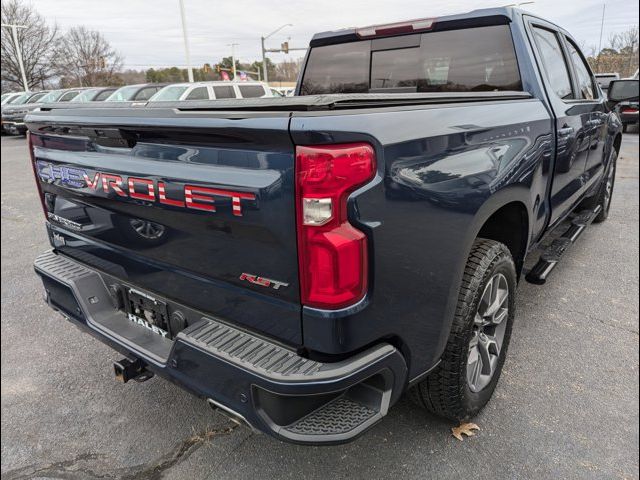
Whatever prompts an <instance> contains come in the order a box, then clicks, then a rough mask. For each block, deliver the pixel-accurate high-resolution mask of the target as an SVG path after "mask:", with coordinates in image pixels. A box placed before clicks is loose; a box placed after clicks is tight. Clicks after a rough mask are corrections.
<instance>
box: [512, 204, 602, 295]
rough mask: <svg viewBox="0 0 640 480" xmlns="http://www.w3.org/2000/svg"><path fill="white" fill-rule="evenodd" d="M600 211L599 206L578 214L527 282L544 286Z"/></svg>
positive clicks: (542, 258)
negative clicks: (564, 255) (563, 257)
mask: <svg viewBox="0 0 640 480" xmlns="http://www.w3.org/2000/svg"><path fill="white" fill-rule="evenodd" d="M600 210H602V207H601V206H600V205H598V206H597V207H596V208H595V209H594V210H583V211H582V212H580V213H578V214H577V215H576V216H575V217H574V218H573V219H572V220H571V226H570V227H569V228H568V229H567V231H566V232H564V233H563V234H562V235H561V236H560V237H558V238H556V239H555V240H554V241H553V242H552V243H551V245H549V246H548V247H547V248H546V249H545V250H544V252H542V255H540V259H539V260H538V262H537V263H536V264H535V265H534V266H533V268H532V269H531V270H530V271H529V273H527V275H526V277H525V279H526V280H527V282H529V283H533V284H535V285H543V284H544V283H545V282H546V281H547V277H548V276H549V274H550V273H551V272H552V270H553V269H554V268H555V267H556V265H557V264H558V262H559V261H560V258H561V257H562V255H563V254H564V253H565V252H566V251H567V250H568V248H569V247H570V246H571V245H573V244H574V243H575V241H576V240H577V239H578V238H579V237H580V235H582V232H584V231H585V230H586V229H587V227H588V226H589V225H590V224H591V222H593V220H594V218H596V217H597V216H598V214H599V213H600Z"/></svg>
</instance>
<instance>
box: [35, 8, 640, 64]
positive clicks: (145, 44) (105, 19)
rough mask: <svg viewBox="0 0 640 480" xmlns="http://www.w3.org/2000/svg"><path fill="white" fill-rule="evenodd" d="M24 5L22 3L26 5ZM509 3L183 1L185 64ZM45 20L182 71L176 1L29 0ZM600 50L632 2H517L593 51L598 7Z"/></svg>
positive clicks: (127, 60) (628, 23) (627, 19)
mask: <svg viewBox="0 0 640 480" xmlns="http://www.w3.org/2000/svg"><path fill="white" fill-rule="evenodd" d="M27 1H28V0H27ZM511 1H514V0H505V1H504V3H502V2H500V1H499V0H498V1H496V2H491V1H478V0H450V1H425V0H400V1H398V0H395V1H390V0H384V1H383V0H369V1H364V0H289V1H287V2H282V1H278V0H272V1H264V0H227V1H219V0H184V4H185V12H186V21H187V31H188V38H189V47H190V50H191V63H192V65H193V66H201V65H203V64H204V63H210V64H214V63H217V62H218V61H219V60H220V59H221V58H222V57H225V56H230V55H231V48H232V47H231V46H230V44H232V43H236V44H238V45H237V46H236V47H235V51H236V58H238V59H239V60H240V61H242V62H249V61H253V60H259V59H260V57H261V51H260V37H261V36H263V35H268V34H269V33H271V32H272V31H274V30H276V29H277V28H278V27H280V26H281V25H283V24H292V25H293V26H291V27H286V28H283V29H282V30H281V31H280V32H278V33H277V34H275V35H273V36H272V37H271V38H269V39H268V40H267V42H266V46H267V48H278V47H279V46H280V44H281V43H282V42H284V41H287V40H288V41H289V46H290V47H306V46H307V45H308V44H309V40H310V39H311V36H312V35H313V34H314V33H315V32H321V31H326V30H336V29H339V28H344V27H353V26H366V25H372V24H379V23H390V22H394V21H400V20H409V19H414V18H425V17H437V16H440V15H447V14H455V13H464V12H467V11H471V10H474V9H478V8H489V7H497V6H502V5H505V4H507V3H510V2H511ZM30 3H31V4H32V5H33V7H35V9H36V10H38V11H39V12H40V13H41V14H42V15H44V16H45V18H47V20H48V21H50V22H52V23H54V22H55V23H56V24H57V25H58V27H59V28H60V29H61V30H62V31H63V32H64V31H66V30H68V29H69V28H71V27H74V26H78V25H84V26H86V27H89V28H91V29H94V30H99V31H100V32H102V33H103V34H104V36H105V37H106V38H107V40H109V42H110V43H111V44H112V46H113V47H115V48H116V49H117V50H118V51H119V52H120V53H121V54H122V55H123V57H124V68H125V69H129V68H131V69H136V70H138V69H143V68H148V67H151V66H155V67H163V66H174V65H176V66H185V65H186V60H185V53H184V43H183V38H182V27H181V21H180V10H179V1H178V0H126V1H125V0H109V1H104V0H31V1H30ZM605 4H606V6H605V23H604V35H603V45H602V46H603V47H604V46H606V43H607V38H608V36H609V34H610V33H615V32H620V31H624V30H626V29H628V28H629V27H632V26H633V25H637V24H638V2H637V0H604V1H603V0H536V1H535V2H534V3H533V4H528V5H522V6H521V8H523V9H526V10H528V11H530V12H532V13H534V14H536V15H539V16H541V17H544V18H546V19H548V20H550V21H552V22H554V23H557V24H558V25H560V26H562V27H564V28H565V29H566V30H568V31H569V32H570V33H571V34H572V35H573V36H574V37H575V38H576V40H577V41H578V43H579V44H581V45H583V46H584V48H585V50H586V52H587V53H588V52H589V50H590V47H591V46H597V45H598V42H599V38H600V22H601V18H602V9H603V5H605ZM303 55H304V51H300V52H291V53H290V54H289V55H285V54H282V53H273V54H269V56H270V58H271V59H272V60H273V61H274V62H280V61H283V60H285V59H294V58H297V57H301V56H303Z"/></svg>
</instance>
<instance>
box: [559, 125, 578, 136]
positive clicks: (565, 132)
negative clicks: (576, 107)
mask: <svg viewBox="0 0 640 480" xmlns="http://www.w3.org/2000/svg"><path fill="white" fill-rule="evenodd" d="M574 131H575V130H574V129H573V127H562V128H560V129H559V130H558V135H559V136H561V137H568V136H569V135H571V134H572V133H573V132H574Z"/></svg>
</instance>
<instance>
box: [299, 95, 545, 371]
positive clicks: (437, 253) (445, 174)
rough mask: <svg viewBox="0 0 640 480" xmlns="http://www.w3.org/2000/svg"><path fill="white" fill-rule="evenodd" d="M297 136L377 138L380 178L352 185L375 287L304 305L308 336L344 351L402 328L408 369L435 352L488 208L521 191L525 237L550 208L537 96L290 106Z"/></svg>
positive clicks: (316, 344) (317, 345)
mask: <svg viewBox="0 0 640 480" xmlns="http://www.w3.org/2000/svg"><path fill="white" fill-rule="evenodd" d="M291 134H292V137H293V140H294V143H296V144H303V145H305V144H317V143H337V142H356V141H368V142H371V143H372V144H373V145H374V147H375V149H376V154H377V156H378V177H377V179H376V181H375V182H374V184H372V185H371V186H369V187H368V188H365V189H363V190H362V191H359V192H355V194H354V202H353V203H354V205H353V209H352V210H353V212H357V213H358V218H354V219H353V220H352V222H354V223H356V224H357V225H359V226H360V227H361V228H362V229H363V230H365V231H367V232H368V233H369V235H370V239H371V245H372V247H373V248H372V256H373V258H372V268H371V277H370V284H371V291H370V293H369V295H368V296H367V298H365V300H364V301H363V302H362V304H360V305H357V306H355V307H354V308H351V309H348V310H345V311H341V312H331V313H330V312H326V311H320V310H314V309H309V308H304V309H303V331H304V343H305V346H306V347H307V348H310V349H313V350H318V351H321V352H331V353H341V352H349V351H353V350H357V349H359V348H362V347H363V346H364V345H367V344H368V343H370V342H375V341H377V340H378V339H380V338H388V339H396V340H397V342H398V343H399V346H400V348H401V351H403V353H404V354H405V355H406V356H407V360H408V363H409V368H410V378H412V377H414V376H417V375H419V374H421V373H422V372H424V371H426V370H427V369H429V368H430V367H432V366H433V365H434V364H435V363H436V362H437V361H438V359H439V357H440V355H441V353H442V350H443V348H444V345H445V343H446V340H447V337H448V335H449V328H450V324H451V321H452V318H453V313H454V308H455V304H456V301H457V296H458V290H459V287H460V281H461V276H462V271H463V268H464V264H465V262H466V259H467V255H468V252H469V250H470V247H471V244H472V243H473V240H474V239H475V237H476V236H477V234H478V231H479V230H480V228H481V226H482V224H483V223H484V221H486V219H487V218H489V216H490V215H491V214H493V213H494V212H495V211H496V210H497V209H499V208H500V207H502V206H503V205H505V204H507V203H510V202H518V203H520V204H521V205H522V206H523V207H524V208H525V209H526V211H527V214H528V218H529V239H530V240H531V239H534V238H536V237H537V236H538V235H539V234H540V232H541V231H542V230H543V229H544V227H545V225H546V222H547V219H548V213H549V212H548V204H547V202H546V191H547V184H548V180H549V175H550V168H551V161H552V145H553V138H552V124H551V119H550V117H549V115H548V113H547V111H546V109H545V108H544V106H543V104H542V103H541V102H540V101H538V100H528V101H507V102H495V103H493V104H492V103H484V104H468V105H445V106H443V105H439V106H437V107H433V108H429V107H427V108H425V107H421V108H406V109H403V110H402V111H398V110H397V109H395V110H388V111H386V112H385V111H381V110H378V111H369V112H362V111H360V112H358V113H357V114H355V113H353V114H342V115H339V116H334V115H328V114H327V113H323V114H322V115H313V114H299V113H294V116H293V118H292V122H291Z"/></svg>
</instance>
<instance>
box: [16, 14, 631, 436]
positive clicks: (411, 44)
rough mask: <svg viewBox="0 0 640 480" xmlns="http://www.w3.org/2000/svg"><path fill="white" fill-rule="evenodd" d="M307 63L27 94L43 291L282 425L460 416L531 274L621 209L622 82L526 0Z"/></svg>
mask: <svg viewBox="0 0 640 480" xmlns="http://www.w3.org/2000/svg"><path fill="white" fill-rule="evenodd" d="M302 71H303V72H304V73H303V74H302V76H301V81H300V82H299V84H298V87H297V92H296V93H297V95H296V96H294V97H288V98H256V99H249V100H243V101H237V100H219V101H216V102H211V101H202V102H198V101H193V102H191V103H190V104H189V105H185V104H184V102H180V101H174V102H158V105H157V106H153V105H152V104H153V103H154V102H150V103H149V104H150V105H152V106H151V107H148V108H129V107H124V108H118V109H117V112H114V109H113V108H106V106H102V107H101V106H97V107H96V106H93V105H91V106H86V107H84V108H74V109H65V108H64V106H59V107H58V108H56V107H54V108H53V109H52V110H50V111H37V112H32V113H30V114H29V115H28V117H27V123H28V126H29V131H30V139H29V145H30V152H31V155H32V158H31V160H32V162H33V167H34V170H35V172H36V182H37V188H38V194H39V196H40V198H41V200H42V207H43V209H44V213H45V216H46V218H47V231H48V234H49V240H50V242H51V247H52V250H50V251H47V252H46V253H44V254H42V255H41V256H39V257H38V258H37V259H36V261H35V269H36V272H37V273H38V274H39V275H40V276H41V277H42V281H43V283H44V288H45V297H46V301H47V303H48V304H49V305H50V306H51V307H52V308H53V309H54V310H57V311H59V312H60V313H61V314H62V315H63V316H64V317H66V318H68V319H69V320H70V321H71V322H72V323H74V324H75V325H77V326H79V327H80V328H82V329H84V330H85V331H87V332H88V333H90V334H92V335H93V336H95V337H96V338H98V339H99V340H101V341H103V342H105V343H106V344H108V345H110V346H112V347H113V348H115V349H116V350H117V351H119V352H121V353H122V354H123V355H124V358H123V359H122V360H120V361H118V362H116V363H115V364H114V370H115V374H116V378H118V379H119V380H122V381H124V382H127V381H128V380H131V379H137V380H138V381H144V380H146V379H148V378H150V377H151V376H153V375H154V374H157V375H159V376H161V377H165V378H168V379H171V380H172V381H174V382H175V383H177V384H179V385H182V386H184V387H185V388H187V389H188V390H190V391H192V392H195V393H197V394H198V395H200V396H201V397H203V398H206V399H207V401H208V403H209V404H210V405H211V406H212V407H214V408H217V409H218V410H219V411H220V412H222V413H225V414H227V415H229V416H231V417H232V418H234V419H236V420H237V421H239V422H246V423H248V424H250V425H251V426H252V427H253V428H254V429H256V430H259V431H263V432H266V433H269V434H271V435H273V436H275V437H277V438H279V439H282V440H286V441H290V442H297V443H302V444H331V443H340V442H345V441H349V440H352V439H353V438H355V437H357V436H358V435H360V434H361V433H363V432H364V431H366V430H367V429H368V428H370V427H371V426H373V425H374V424H376V423H377V422H379V421H380V420H381V419H382V418H383V417H384V416H385V415H386V414H387V413H388V411H389V408H390V407H391V406H392V405H393V404H394V403H395V402H396V401H397V400H398V399H399V398H400V396H401V395H402V394H403V393H404V392H407V391H408V392H409V394H410V397H411V398H412V399H413V400H415V402H416V403H417V404H418V405H420V406H422V407H425V408H427V409H429V410H431V411H432V412H435V413H436V414H438V415H441V416H443V417H446V418H450V419H454V420H466V419H469V418H471V417H473V416H474V415H476V414H477V413H478V412H479V411H480V410H481V409H482V408H483V407H484V406H485V404H486V403H487V402H488V401H489V399H490V398H491V395H492V393H493V391H494V389H495V387H496V384H497V382H498V379H499V377H500V373H501V371H502V367H503V364H504V362H505V358H506V352H507V348H508V346H509V340H510V337H511V333H512V329H513V328H514V317H515V310H516V305H517V303H516V290H517V285H518V282H519V281H521V280H523V279H526V280H527V281H529V282H532V283H535V284H541V283H544V282H545V280H546V279H547V278H548V275H549V274H550V272H551V271H552V270H553V268H554V266H555V265H556V264H557V263H558V262H559V261H561V259H562V254H563V253H564V251H566V250H567V249H568V248H569V247H570V245H571V244H572V243H573V242H574V241H575V240H576V239H577V238H578V237H579V236H580V234H581V233H582V232H583V231H584V230H585V229H586V228H588V225H589V224H590V223H591V222H592V221H596V222H604V221H605V220H606V219H607V216H608V214H609V207H610V201H611V195H612V191H613V188H614V179H615V171H616V159H617V155H618V152H619V150H620V144H621V141H622V134H621V128H622V126H621V122H620V120H619V118H618V116H617V115H616V114H615V113H614V112H613V111H612V110H611V108H610V107H611V106H612V105H613V102H609V103H607V100H606V99H605V98H604V97H603V96H602V95H601V93H600V90H599V88H598V87H597V83H596V80H595V77H594V75H593V73H592V72H591V70H590V68H589V65H588V64H587V62H586V59H585V57H584V55H583V54H582V53H581V51H580V49H579V47H578V43H577V42H576V41H575V40H574V39H573V38H572V37H571V35H570V34H569V33H568V32H567V31H565V30H564V29H562V28H560V27H558V26H557V25H555V24H553V23H551V22H548V21H546V20H544V19H542V18H540V17H536V16H533V15H530V14H527V13H524V12H522V11H520V10H517V9H512V8H493V9H486V10H477V11H473V12H471V13H468V14H463V15H453V16H445V17H440V18H437V19H423V20H414V21H408V22H400V23H394V24H391V25H375V26H369V27H364V28H356V29H343V30H339V31H335V32H324V33H320V34H317V35H315V36H314V37H313V38H312V40H311V43H310V49H309V50H308V53H307V57H306V59H305V62H304V67H303V69H302ZM620 100H622V99H620ZM110 147H117V148H110ZM134 225H135V226H134ZM567 227H568V228H567ZM132 229H133V230H135V231H136V232H138V237H137V238H139V239H140V241H138V242H135V243H132V242H131V235H132V233H131V232H132ZM565 229H566V230H565ZM121 232H126V233H122V234H121ZM598 232H599V233H598ZM598 232H596V233H597V234H603V235H606V232H607V227H606V226H605V227H602V228H601V229H600V230H599V231H598ZM550 234H553V237H550V236H549V235H550ZM158 236H160V237H161V238H160V239H157V237H158ZM551 238H555V240H554V241H553V243H551V246H550V247H549V249H544V250H542V253H541V251H540V250H539V248H540V247H541V246H542V245H544V244H545V242H547V241H548V240H549V241H550V239H551ZM154 239H156V240H154ZM528 259H531V260H532V262H531V263H532V264H533V263H534V262H535V261H536V260H537V262H536V263H535V264H534V265H533V267H532V268H531V269H530V270H525V268H524V265H525V261H526V260H528ZM516 326H517V325H516ZM539 340H540V339H531V340H530V341H532V342H534V341H539ZM559 358H560V357H559ZM562 358H566V356H565V357H562ZM75 367H76V368H78V367H79V368H82V366H81V365H80V366H77V365H76V366H75ZM558 368H562V364H561V363H558ZM585 368H589V366H588V365H587V366H585ZM512 374H514V372H512ZM546 374H548V375H552V374H553V373H552V372H548V373H546ZM524 381H526V379H525V380H524ZM165 407H166V411H167V412H169V413H168V414H170V412H171V409H175V408H178V407H177V406H175V405H166V406H165ZM105 421H108V420H105Z"/></svg>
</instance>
